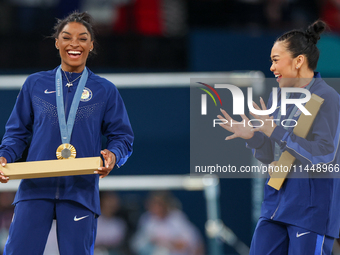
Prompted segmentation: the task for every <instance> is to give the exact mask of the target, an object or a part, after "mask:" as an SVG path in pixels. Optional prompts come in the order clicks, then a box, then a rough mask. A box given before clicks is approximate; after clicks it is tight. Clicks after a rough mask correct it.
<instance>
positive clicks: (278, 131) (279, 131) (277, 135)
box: [270, 126, 288, 144]
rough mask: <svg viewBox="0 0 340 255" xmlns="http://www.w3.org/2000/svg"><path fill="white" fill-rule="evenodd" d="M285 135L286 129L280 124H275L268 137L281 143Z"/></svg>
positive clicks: (286, 133)
mask: <svg viewBox="0 0 340 255" xmlns="http://www.w3.org/2000/svg"><path fill="white" fill-rule="evenodd" d="M287 135H288V132H287V130H286V129H284V128H283V127H280V126H276V127H275V129H274V131H273V133H272V134H271V136H270V139H272V140H273V141H274V142H276V143H277V144H281V143H282V142H284V140H285V138H286V136H287Z"/></svg>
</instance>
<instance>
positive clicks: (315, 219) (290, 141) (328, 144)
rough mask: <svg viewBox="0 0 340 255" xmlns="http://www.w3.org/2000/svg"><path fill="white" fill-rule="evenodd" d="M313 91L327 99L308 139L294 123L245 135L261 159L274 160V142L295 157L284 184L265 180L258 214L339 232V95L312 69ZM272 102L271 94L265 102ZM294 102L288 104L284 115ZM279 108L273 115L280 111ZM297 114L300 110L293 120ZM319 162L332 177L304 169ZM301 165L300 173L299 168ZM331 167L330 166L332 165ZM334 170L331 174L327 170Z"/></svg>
mask: <svg viewBox="0 0 340 255" xmlns="http://www.w3.org/2000/svg"><path fill="white" fill-rule="evenodd" d="M309 90H310V92H311V94H313V93H314V94H316V95H318V96H320V97H322V98H323V99H325V101H324V103H323V104H322V106H321V108H320V111H319V113H318V114H317V116H316V118H315V120H314V123H313V125H312V128H311V130H310V132H309V134H308V136H307V137H306V139H304V138H301V137H298V136H296V135H294V134H293V127H291V128H289V129H288V130H286V129H284V128H283V127H282V126H277V127H276V128H275V129H274V132H273V133H272V135H271V136H270V137H267V136H266V135H264V134H263V133H261V132H256V133H255V134H254V136H253V137H252V138H251V139H249V140H247V147H249V148H252V149H253V153H254V156H255V157H256V158H257V159H258V160H260V161H261V162H263V163H265V164H269V163H271V162H272V161H274V147H275V143H278V144H279V145H280V148H281V151H282V152H283V151H286V150H287V151H288V152H289V153H291V154H292V155H293V156H294V157H295V158H296V160H295V163H294V164H295V167H296V168H295V169H296V172H292V171H291V172H290V173H289V177H294V175H298V177H305V178H287V179H286V180H285V182H284V184H283V186H282V188H281V189H280V190H279V191H277V190H275V189H274V188H272V187H270V186H268V185H265V190H264V201H263V203H262V212H261V217H265V218H268V219H273V220H276V221H279V222H284V223H287V224H291V225H295V226H298V227H302V228H305V229H308V230H311V231H314V232H316V233H318V234H321V235H328V236H331V237H338V236H339V230H340V179H339V177H340V173H339V171H338V172H337V173H335V171H337V170H339V168H340V165H339V164H340V152H339V148H338V147H339V133H340V116H339V114H340V97H339V94H338V93H337V92H336V91H335V90H334V89H333V88H331V87H330V86H329V85H327V84H326V82H325V81H324V80H322V79H321V76H320V74H319V73H315V81H314V83H313V85H312V86H311V87H310V89H309ZM278 92H279V93H278V106H280V105H281V100H280V98H281V93H280V92H281V90H280V89H279V91H278ZM299 96H300V94H297V93H296V94H292V95H291V98H299ZM271 104H272V96H270V97H269V100H268V107H270V106H271ZM293 108H294V107H293V105H288V106H287V114H286V115H285V116H282V117H281V120H283V119H286V118H288V116H289V114H290V112H291V111H292V110H293ZM278 110H279V109H277V110H276V111H275V112H274V113H273V116H274V119H276V118H277V115H278ZM298 118H299V112H297V114H295V115H294V119H295V120H297V119H298ZM317 164H320V165H319V166H322V165H323V164H326V165H327V167H328V170H327V171H328V172H327V173H325V175H327V174H329V176H330V177H336V178H318V175H319V177H320V173H317V172H316V171H305V170H304V169H305V167H306V166H307V167H308V169H312V166H313V165H314V167H315V168H316V166H317ZM300 169H302V173H300ZM332 169H333V170H332ZM331 171H332V173H330V172H331Z"/></svg>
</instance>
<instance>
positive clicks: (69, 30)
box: [55, 22, 93, 73]
mask: <svg viewBox="0 0 340 255" xmlns="http://www.w3.org/2000/svg"><path fill="white" fill-rule="evenodd" d="M55 46H56V48H57V49H59V54H60V57H61V68H62V69H63V70H64V71H67V72H75V73H81V72H82V71H83V70H84V68H85V65H86V60H87V57H88V55H89V52H90V51H91V50H92V49H93V40H92V38H91V35H90V33H89V31H88V30H87V28H86V27H85V26H84V25H82V24H81V23H78V22H70V23H68V24H66V25H65V26H64V28H63V29H62V30H61V32H60V33H59V35H58V38H56V40H55Z"/></svg>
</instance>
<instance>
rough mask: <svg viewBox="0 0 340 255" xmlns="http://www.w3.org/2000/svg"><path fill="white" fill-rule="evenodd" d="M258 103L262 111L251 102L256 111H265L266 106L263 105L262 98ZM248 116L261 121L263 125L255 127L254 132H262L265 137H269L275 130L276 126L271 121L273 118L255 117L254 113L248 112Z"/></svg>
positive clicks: (265, 116)
mask: <svg viewBox="0 0 340 255" xmlns="http://www.w3.org/2000/svg"><path fill="white" fill-rule="evenodd" d="M260 103H261V107H262V109H261V108H260V107H259V106H258V105H257V104H256V103H255V102H253V106H254V108H255V109H256V110H267V107H266V104H265V103H264V101H263V99H262V97H261V98H260ZM250 114H251V115H252V116H253V117H254V118H255V119H257V120H262V122H263V125H262V126H261V127H255V128H254V132H255V131H261V132H263V133H264V134H265V135H266V136H268V137H270V136H271V134H272V133H273V131H274V129H275V128H276V126H277V125H276V124H275V122H274V120H273V116H272V117H269V115H256V114H255V113H252V112H250Z"/></svg>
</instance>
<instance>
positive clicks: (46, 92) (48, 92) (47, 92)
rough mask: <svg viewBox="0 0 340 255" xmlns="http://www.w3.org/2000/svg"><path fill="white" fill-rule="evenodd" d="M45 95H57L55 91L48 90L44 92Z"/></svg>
mask: <svg viewBox="0 0 340 255" xmlns="http://www.w3.org/2000/svg"><path fill="white" fill-rule="evenodd" d="M44 93H45V94H52V93H55V91H48V89H46V90H45V91H44Z"/></svg>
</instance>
